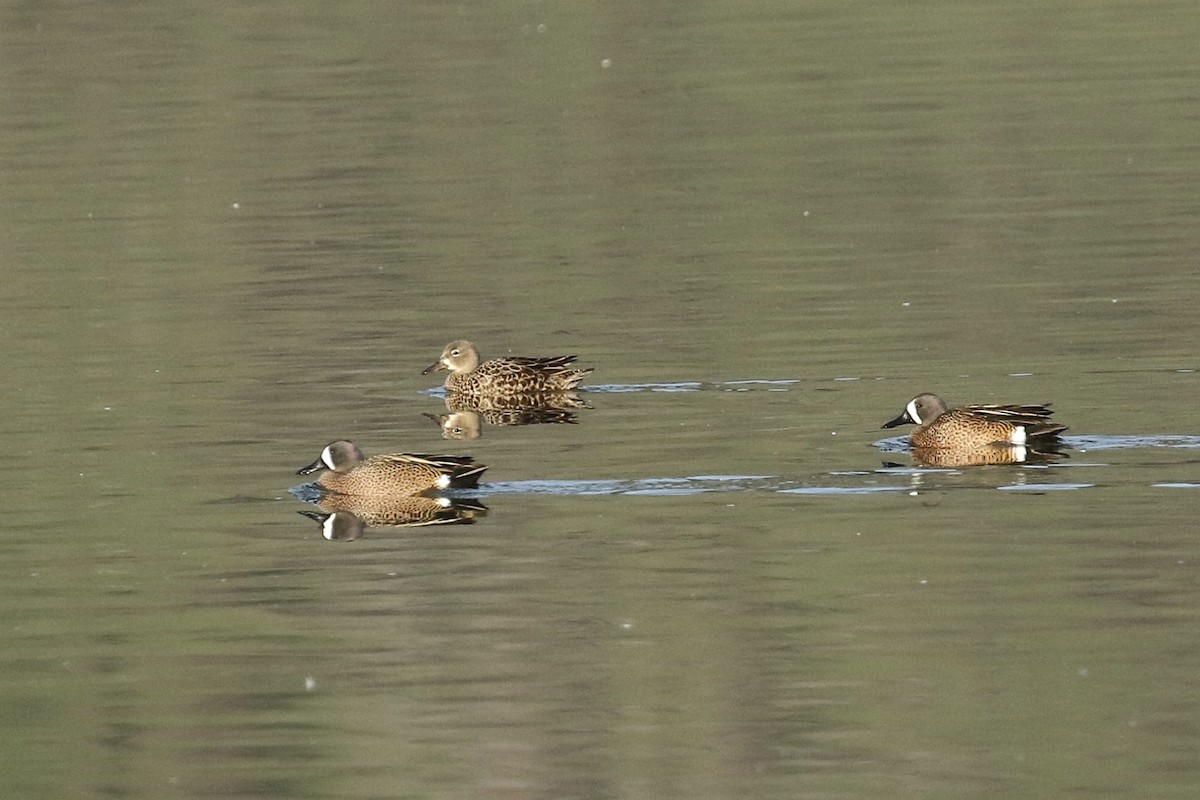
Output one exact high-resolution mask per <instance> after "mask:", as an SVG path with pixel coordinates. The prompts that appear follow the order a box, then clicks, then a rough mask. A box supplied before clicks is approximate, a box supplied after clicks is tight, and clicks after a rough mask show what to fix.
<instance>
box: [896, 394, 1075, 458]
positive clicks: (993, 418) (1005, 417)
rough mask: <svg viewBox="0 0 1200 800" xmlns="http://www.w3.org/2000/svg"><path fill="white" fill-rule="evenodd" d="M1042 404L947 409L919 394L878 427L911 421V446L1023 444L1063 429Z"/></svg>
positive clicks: (931, 396)
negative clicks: (901, 411) (896, 414)
mask: <svg viewBox="0 0 1200 800" xmlns="http://www.w3.org/2000/svg"><path fill="white" fill-rule="evenodd" d="M1053 413H1054V412H1053V411H1051V410H1050V408H1049V407H1047V406H1044V405H1027V406H1022V405H975V406H959V407H957V408H949V407H947V405H946V403H945V402H944V401H943V400H942V399H941V398H940V397H938V396H937V395H935V394H920V395H917V396H916V397H914V398H913V399H912V400H910V401H909V403H908V405H907V406H905V408H904V412H903V413H901V414H900V416H898V417H896V418H895V419H893V420H890V421H888V422H885V423H884V424H883V426H882V427H884V428H894V427H896V426H897V425H904V424H912V425H916V426H917V428H916V430H914V431H913V432H912V436H911V437H910V438H911V442H912V446H913V447H914V448H926V449H971V448H976V447H985V446H987V445H1010V446H1011V445H1025V444H1032V443H1034V442H1037V441H1044V442H1049V441H1053V440H1054V439H1055V438H1056V437H1057V436H1058V434H1060V433H1062V432H1063V431H1065V430H1066V429H1067V426H1066V425H1059V424H1058V423H1056V422H1052V421H1051V420H1050V415H1051V414H1053Z"/></svg>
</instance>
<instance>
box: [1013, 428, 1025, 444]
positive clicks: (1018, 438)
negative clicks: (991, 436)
mask: <svg viewBox="0 0 1200 800" xmlns="http://www.w3.org/2000/svg"><path fill="white" fill-rule="evenodd" d="M1012 443H1013V444H1018V445H1022V444H1025V426H1024V425H1018V426H1017V427H1015V428H1013V432H1012Z"/></svg>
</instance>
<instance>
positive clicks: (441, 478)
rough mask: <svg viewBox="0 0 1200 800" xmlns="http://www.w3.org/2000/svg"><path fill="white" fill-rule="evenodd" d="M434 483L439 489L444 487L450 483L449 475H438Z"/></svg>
mask: <svg viewBox="0 0 1200 800" xmlns="http://www.w3.org/2000/svg"><path fill="white" fill-rule="evenodd" d="M434 485H435V486H437V488H439V489H445V488H446V487H447V486H449V485H450V476H449V475H438V477H437V481H436V482H435V483H434Z"/></svg>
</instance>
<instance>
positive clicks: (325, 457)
mask: <svg viewBox="0 0 1200 800" xmlns="http://www.w3.org/2000/svg"><path fill="white" fill-rule="evenodd" d="M321 461H323V462H324V463H325V466H327V467H329V468H330V469H335V467H334V466H333V451H332V450H330V449H329V446H328V445H326V446H325V449H324V450H322V451H321Z"/></svg>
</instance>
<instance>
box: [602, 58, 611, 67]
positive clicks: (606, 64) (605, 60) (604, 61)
mask: <svg viewBox="0 0 1200 800" xmlns="http://www.w3.org/2000/svg"><path fill="white" fill-rule="evenodd" d="M611 66H612V59H611V58H602V59H600V69H608V68H609V67H611Z"/></svg>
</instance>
